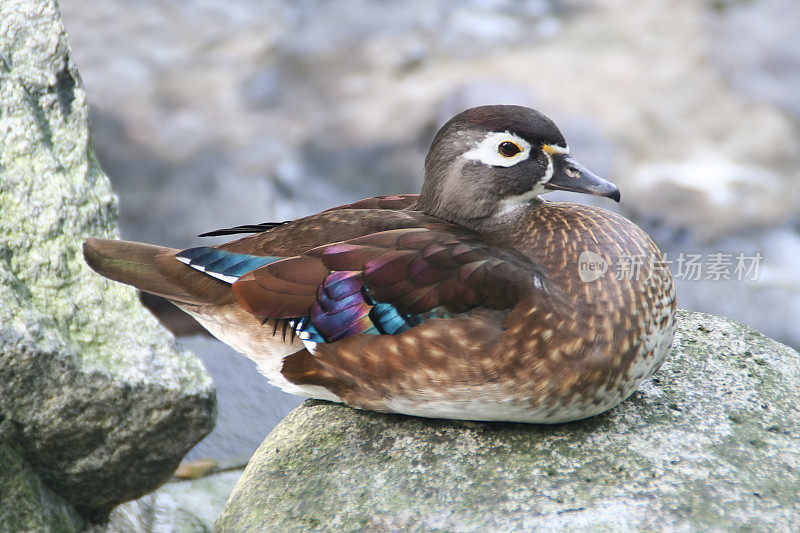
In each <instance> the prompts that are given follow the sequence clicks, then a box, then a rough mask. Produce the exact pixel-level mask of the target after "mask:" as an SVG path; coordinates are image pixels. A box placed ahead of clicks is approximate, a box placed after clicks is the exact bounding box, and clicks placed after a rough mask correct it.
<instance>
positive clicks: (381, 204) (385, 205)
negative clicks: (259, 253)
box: [199, 194, 419, 237]
mask: <svg viewBox="0 0 800 533" xmlns="http://www.w3.org/2000/svg"><path fill="white" fill-rule="evenodd" d="M418 198H419V194H393V195H387V196H375V197H372V198H364V199H363V200H359V201H357V202H353V203H351V204H345V205H340V206H337V207H332V208H330V209H327V210H326V211H324V212H328V211H338V210H342V209H390V210H393V211H400V210H403V209H407V208H409V207H411V206H412V205H414V204H415V203H416V202H417V199H418ZM289 222H290V221H288V220H284V221H283V222H262V223H260V224H244V225H242V226H234V227H232V228H223V229H218V230H214V231H209V232H206V233H201V234H200V235H199V236H200V237H217V236H220V235H238V234H242V233H261V232H263V231H269V230H271V229H273V228H276V227H278V226H282V225H284V224H288V223H289Z"/></svg>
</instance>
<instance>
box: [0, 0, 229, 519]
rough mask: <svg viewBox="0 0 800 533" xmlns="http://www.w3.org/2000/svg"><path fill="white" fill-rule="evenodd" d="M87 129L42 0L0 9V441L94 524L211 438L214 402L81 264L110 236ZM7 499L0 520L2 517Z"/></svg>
mask: <svg viewBox="0 0 800 533" xmlns="http://www.w3.org/2000/svg"><path fill="white" fill-rule="evenodd" d="M88 122H89V118H88V108H87V103H86V94H85V92H84V90H83V87H82V84H81V80H80V77H79V75H78V71H77V68H76V66H75V64H74V63H73V62H72V60H71V59H70V51H69V46H68V43H67V38H66V34H65V32H64V28H63V26H62V23H61V18H60V14H59V11H58V7H57V6H56V4H55V1H54V0H36V1H27V0H4V1H3V2H2V3H1V4H0V213H2V216H0V419H3V420H5V422H4V424H5V425H4V427H5V430H6V431H5V432H4V434H3V437H4V441H7V442H11V443H13V445H14V446H16V449H18V450H19V452H20V453H21V455H22V459H21V460H23V461H24V462H25V464H26V465H27V466H26V467H25V468H22V467H21V470H20V471H21V472H22V471H24V472H35V473H36V474H37V476H38V477H39V482H41V484H42V486H43V487H45V488H46V489H47V490H48V491H51V492H52V493H54V494H57V495H58V497H59V498H60V499H61V500H60V501H63V502H66V503H67V504H69V505H70V506H72V507H74V508H75V509H77V510H79V511H80V513H82V514H83V516H85V517H89V518H90V519H102V518H103V517H104V516H105V514H106V513H107V512H108V510H109V509H110V508H111V507H113V506H114V505H115V504H117V503H119V502H121V501H125V500H129V499H132V498H135V497H138V496H140V495H142V494H144V493H146V492H148V491H150V490H152V489H154V488H155V487H157V486H158V485H159V484H161V483H162V482H163V481H165V480H166V479H167V478H168V477H169V475H170V474H171V472H172V471H173V470H174V467H175V466H176V465H177V464H178V462H179V461H180V458H181V457H182V456H183V455H184V454H185V453H186V451H188V450H189V448H191V447H192V446H193V445H194V444H195V443H196V442H197V441H199V440H200V439H201V438H202V437H203V436H204V435H205V434H206V433H207V432H208V431H210V429H211V427H212V426H213V421H214V390H213V386H212V383H211V381H210V378H209V377H208V375H207V374H206V372H205V370H204V369H203V367H202V365H201V364H200V363H199V362H198V361H197V360H196V358H195V357H194V356H192V355H191V354H189V353H187V352H184V351H182V350H181V349H180V348H179V346H178V345H177V344H176V343H175V341H174V339H173V338H172V337H171V336H170V335H169V334H168V333H166V332H165V330H163V328H161V327H160V326H159V324H158V323H157V321H156V320H155V319H154V318H153V317H152V316H150V315H149V314H147V313H146V312H145V311H144V310H143V308H142V307H141V305H140V304H139V302H138V299H137V297H136V292H135V291H134V290H132V289H130V288H128V287H123V286H121V285H119V284H115V283H112V282H109V281H107V280H105V279H103V278H102V277H100V276H97V275H96V274H94V273H93V272H92V271H91V270H89V268H88V267H87V266H86V265H85V264H84V262H83V259H82V254H81V243H82V241H83V239H84V238H86V237H90V236H91V237H101V236H102V237H113V236H117V229H116V227H117V226H116V216H117V215H116V213H117V200H116V197H115V196H114V194H113V193H112V191H111V188H110V185H109V182H108V179H107V178H106V176H105V174H104V173H103V171H102V170H101V168H100V166H99V164H98V162H97V160H96V158H95V156H94V152H93V147H92V141H91V136H90V132H89V126H88ZM5 446H6V444H3V443H0V448H3V447H5ZM3 453H13V452H11V451H8V450H4V452H3ZM30 483H34V481H30ZM9 490H10V491H11V492H10V493H9V494H12V495H13V494H15V491H17V490H23V488H22V487H16V488H15V487H11V488H10V489H9ZM5 496H6V494H5V493H4V498H3V499H2V500H0V508H2V512H3V513H8V512H11V511H9V510H8V509H7V508H6V507H5V506H6V502H7V501H10V500H7V499H6V498H5ZM12 499H13V498H12ZM22 507H24V506H22Z"/></svg>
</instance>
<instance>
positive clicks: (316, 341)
mask: <svg viewBox="0 0 800 533" xmlns="http://www.w3.org/2000/svg"><path fill="white" fill-rule="evenodd" d="M459 117H460V118H458V117H457V119H454V120H453V121H451V122H450V123H448V125H446V126H445V127H444V128H442V130H441V131H440V133H439V134H438V135H437V138H436V140H434V143H433V147H432V150H431V153H430V154H429V156H428V161H427V162H426V183H425V187H423V192H422V194H421V195H420V196H419V197H417V196H416V195H403V196H392V197H382V198H373V199H366V200H363V201H361V202H356V203H355V204H350V205H347V206H342V207H340V208H335V209H333V210H328V211H325V212H323V213H320V214H318V215H313V216H311V217H306V218H303V219H299V220H296V221H293V222H285V223H280V224H263V225H253V226H241V227H238V228H232V229H230V230H221V232H220V234H228V233H238V232H253V233H255V234H254V235H252V236H249V237H245V238H242V239H239V240H236V241H233V242H231V243H227V244H225V245H222V246H219V247H216V248H215V249H211V248H208V249H190V250H188V251H185V252H180V251H178V250H171V249H165V248H156V247H147V246H146V245H138V244H134V243H122V244H121V243H118V242H113V241H97V240H92V241H90V242H87V246H86V250H87V251H86V256H87V260H88V262H89V263H90V264H91V265H92V266H93V267H94V268H95V269H97V270H98V271H100V272H101V273H103V274H105V275H107V276H108V277H111V278H113V279H118V280H121V281H124V282H127V283H132V284H135V285H137V286H139V287H140V288H142V289H143V290H147V291H150V292H154V293H157V294H161V295H164V296H166V297H168V298H170V299H172V300H173V301H175V302H176V304H177V305H179V306H181V307H182V308H184V309H186V310H187V311H188V312H190V313H192V314H193V315H195V316H196V317H197V318H198V319H199V320H200V321H201V322H202V323H204V324H205V325H206V327H207V328H208V329H209V330H210V331H211V332H212V333H214V334H215V335H217V336H218V337H220V338H221V339H223V340H225V341H226V342H228V343H230V344H231V345H233V346H235V347H236V348H237V349H239V350H240V351H242V352H243V353H245V354H246V355H248V356H249V357H251V358H252V359H254V360H255V361H256V362H257V363H258V364H259V366H260V368H261V370H262V372H263V373H264V374H265V375H266V376H267V378H269V379H270V380H271V381H272V382H273V383H275V384H277V385H278V386H281V387H282V388H284V389H285V390H288V391H289V392H293V393H297V394H304V395H308V396H312V397H318V398H324V399H330V400H334V401H343V402H345V403H347V404H348V405H351V406H353V407H358V408H364V409H373V410H378V411H394V412H402V413H407V414H414V415H420V416H435V417H444V418H462V419H477V420H514V421H525V422H561V421H566V420H575V419H579V418H584V417H587V416H592V415H594V414H597V413H600V412H603V411H605V410H607V409H609V408H611V407H613V406H614V405H616V404H617V403H619V402H620V401H622V400H624V399H625V398H626V397H628V396H629V395H630V394H631V393H632V392H633V391H634V390H635V388H636V387H637V386H638V384H639V383H640V382H641V381H642V380H643V379H644V378H646V377H647V376H649V375H650V374H652V373H653V372H655V371H656V370H657V368H658V366H659V365H660V364H661V362H662V361H663V359H664V357H665V356H666V354H667V351H668V349H669V346H670V345H671V342H672V336H673V328H674V320H675V311H676V308H675V293H674V288H673V283H672V278H671V275H670V274H669V271H668V270H667V269H665V268H663V267H661V266H660V262H661V261H663V258H662V257H661V254H660V252H659V251H658V248H657V247H656V246H655V244H654V243H653V242H652V241H651V240H650V238H649V237H648V236H647V235H646V234H645V233H644V232H643V231H642V230H641V229H639V228H638V227H637V226H635V225H634V224H633V223H631V222H630V221H628V220H626V219H625V218H623V217H621V216H619V215H615V214H613V213H611V212H608V211H605V210H603V209H598V208H593V207H585V206H580V205H575V204H569V203H551V202H546V201H543V200H541V199H539V198H538V197H537V196H536V193H539V192H543V189H544V188H561V189H568V190H576V191H581V192H590V193H593V194H600V195H603V196H610V197H614V198H617V199H618V197H619V193H618V191H617V190H616V188H615V187H613V185H611V184H608V182H605V181H604V180H602V179H600V178H598V177H596V176H594V175H593V174H591V173H590V172H588V171H586V170H585V169H583V167H580V166H579V164H578V163H577V162H575V161H574V160H572V159H571V157H569V156H568V155H567V154H568V151H567V149H566V147H565V144H564V142H563V138H561V136H560V133H558V132H557V129H555V126H554V125H552V123H551V122H549V120H547V119H546V118H544V117H543V115H539V114H538V113H536V112H534V111H532V110H526V109H525V108H517V107H514V106H494V107H491V106H490V107H486V108H479V110H478V111H475V110H471V111H470V112H468V113H466V114H464V115H463V116H459ZM554 132H555V133H554ZM511 134H513V135H511ZM506 137H507V138H506ZM450 139H453V142H450V141H449V140H450ZM511 141H513V142H515V143H518V144H519V145H520V146H519V148H520V155H519V156H516V155H515V157H517V160H515V161H512V162H511V164H505V160H504V159H502V158H501V157H500V156H498V155H496V154H495V153H493V152H492V151H491V149H492V146H494V145H493V144H491V143H497V142H511ZM485 146H488V152H487V151H486V150H487V149H486V148H485ZM469 150H472V151H469ZM481 150H483V151H481ZM472 154H477V155H474V156H473V155H472ZM503 157H504V156H503ZM496 161H497V163H496ZM454 180H455V181H454ZM454 183H457V184H458V187H456V188H453V185H454ZM447 191H450V193H451V194H450V195H444V193H445V192H447ZM453 191H455V194H453ZM478 199H479V201H477V200H478ZM470 206H474V207H475V208H474V209H472V208H471V207H470ZM262 230H263V231H262ZM206 250H211V252H210V253H211V256H210V257H211V259H207V260H205V261H206V262H205V263H201V262H200V261H201V260H200V259H193V258H194V257H197V256H198V254H200V253H206ZM214 250H217V251H214ZM585 253H588V254H590V255H591V257H593V258H595V259H597V258H600V260H601V261H603V262H605V265H606V268H607V270H606V271H605V273H603V274H602V275H599V276H597V279H590V280H584V279H583V278H582V276H580V275H579V262H580V260H581V257H582V254H585ZM238 254H246V255H242V256H240V255H238ZM253 256H257V257H256V259H255V260H256V261H258V257H268V258H269V259H266V260H265V261H264V262H262V263H259V266H258V268H252V269H250V270H248V271H247V272H244V273H241V274H239V273H237V274H236V275H235V276H234V275H232V274H230V272H231V271H230V270H226V271H223V270H222V268H221V267H220V268H218V269H217V270H218V272H217V273H215V271H214V268H215V265H219V264H221V263H220V262H219V261H217V260H218V259H219V257H222V258H223V260H224V261H223V262H225V261H227V263H225V264H226V265H227V264H228V263H230V262H232V261H234V260H236V261H239V260H240V258H245V259H247V258H251V257H253ZM176 257H177V258H178V259H181V260H182V261H183V262H180V261H176V260H175V259H176ZM628 258H637V259H636V261H637V263H636V265H635V267H636V269H637V270H636V271H632V272H619V271H618V270H617V266H618V265H620V264H624V263H625V261H627V260H628ZM212 259H213V260H214V261H217V262H216V263H215V262H213V261H212ZM193 267H194V268H193ZM225 272H229V274H225ZM214 275H216V277H218V278H219V279H215V278H214V277H211V276H214ZM345 289H347V290H345ZM342 291H344V292H342ZM354 291H355V292H354ZM381 306H383V307H381ZM387 306H388V307H387ZM378 311H381V312H385V313H386V315H385V316H384V315H380V314H375V313H377V312H378ZM286 324H290V335H289V337H288V338H286V339H285V340H284V339H283V337H282V336H281V334H280V332H281V326H283V327H285V326H286ZM309 324H310V325H309ZM397 324H400V325H401V326H402V327H399V326H397V329H392V328H395V327H396V325H397ZM304 328H305V329H304ZM326 328H327V329H326ZM276 330H277V331H278V335H277V336H273V335H272V332H273V331H276ZM296 333H297V334H301V333H302V334H303V335H304V342H303V343H301V342H300V341H298V340H297V339H296V338H294V335H295V334H296ZM304 344H305V346H304Z"/></svg>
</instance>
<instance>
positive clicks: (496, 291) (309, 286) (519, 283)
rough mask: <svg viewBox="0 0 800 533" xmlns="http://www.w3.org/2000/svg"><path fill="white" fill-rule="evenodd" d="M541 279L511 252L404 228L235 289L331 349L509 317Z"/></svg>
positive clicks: (316, 254) (261, 313) (270, 270)
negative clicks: (485, 313) (421, 327)
mask: <svg viewBox="0 0 800 533" xmlns="http://www.w3.org/2000/svg"><path fill="white" fill-rule="evenodd" d="M541 289H542V278H541V276H540V275H539V273H538V272H537V271H536V270H535V269H534V268H533V267H532V265H531V264H530V263H529V262H527V261H526V260H525V258H524V257H522V256H520V255H519V254H517V253H516V252H514V251H512V250H508V249H504V248H500V247H495V246H491V245H488V244H486V243H484V242H482V241H480V240H479V239H478V238H476V237H475V236H474V235H472V234H470V233H468V232H457V231H447V230H445V229H442V228H425V227H416V228H405V229H395V230H388V231H382V232H377V233H373V234H370V235H366V236H363V237H359V238H356V239H351V240H347V241H343V242H339V243H334V244H327V245H324V246H319V247H316V248H313V249H310V250H308V251H306V252H305V253H303V254H301V255H298V256H295V257H290V258H286V259H283V260H280V261H276V262H274V263H271V264H269V265H266V266H264V267H261V268H258V269H255V270H253V271H251V272H249V273H247V274H244V275H243V276H241V277H240V278H239V279H238V280H237V281H236V282H235V283H234V284H233V294H234V297H235V298H236V301H237V302H238V303H239V305H241V306H242V307H243V308H244V309H246V310H247V311H249V312H250V313H252V314H253V315H255V316H256V317H258V318H260V319H264V320H266V319H291V320H293V323H294V324H295V325H296V329H297V330H298V333H302V332H305V333H306V336H307V337H308V338H310V339H311V340H313V341H315V342H320V341H322V342H331V341H336V340H339V339H342V338H345V337H349V336H352V335H357V334H363V333H379V334H395V333H401V332H403V331H405V330H407V329H409V328H411V327H413V326H415V325H417V324H420V323H422V322H424V321H426V320H428V319H430V318H439V317H451V316H456V315H458V314H459V313H463V312H466V311H469V310H471V309H475V308H487V309H510V308H512V307H514V305H516V303H517V302H518V301H519V300H520V299H521V298H523V297H525V296H526V295H528V294H530V293H531V292H532V291H536V290H541Z"/></svg>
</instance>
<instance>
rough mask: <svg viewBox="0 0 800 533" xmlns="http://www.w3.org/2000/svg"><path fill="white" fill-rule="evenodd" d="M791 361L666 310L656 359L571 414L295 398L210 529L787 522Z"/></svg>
mask: <svg viewBox="0 0 800 533" xmlns="http://www.w3.org/2000/svg"><path fill="white" fill-rule="evenodd" d="M798 384H800V356H799V355H798V353H797V352H796V351H794V350H792V349H791V348H788V347H786V346H784V345H781V344H779V343H777V342H775V341H773V340H771V339H769V338H766V337H764V336H762V335H761V334H759V333H758V332H756V331H754V330H752V329H750V328H749V327H746V326H743V325H741V324H739V323H736V322H733V321H731V320H729V319H725V318H719V317H714V316H711V315H704V314H700V313H690V312H686V311H682V312H681V313H680V319H679V331H678V334H677V338H676V344H675V347H674V349H673V351H672V354H671V357H670V358H669V360H668V362H667V363H666V364H665V365H664V367H663V368H662V369H661V370H660V371H659V372H658V374H657V375H656V376H655V377H654V378H653V379H652V380H651V381H649V382H647V383H646V384H645V385H644V386H643V387H642V388H641V390H640V391H638V392H637V393H635V394H634V396H633V397H632V398H631V399H629V400H628V401H626V402H624V403H623V404H621V405H620V406H618V407H617V408H615V409H613V410H611V411H610V412H609V413H606V414H604V415H601V416H597V417H595V418H591V419H588V420H585V421H581V422H576V423H571V424H563V425H554V426H535V425H524V424H499V423H494V424H479V423H461V424H459V423H452V422H447V421H440V420H425V419H420V418H413V417H404V416H390V415H382V414H378V413H370V412H360V411H356V410H353V409H349V408H347V407H342V406H338V405H334V404H329V403H324V402H312V401H309V402H307V403H305V404H304V405H303V406H301V407H299V408H298V409H296V410H295V411H294V412H293V413H292V414H291V415H290V416H289V417H287V418H286V419H285V420H284V421H283V422H282V423H281V424H280V425H279V426H278V427H277V428H276V429H275V430H274V431H273V432H272V433H271V434H270V436H269V437H268V438H267V440H266V441H264V443H263V444H262V446H261V447H260V448H259V450H258V451H257V453H256V454H255V456H254V457H253V459H252V460H251V462H250V464H249V466H248V467H247V469H246V470H245V473H244V474H243V476H242V478H241V479H240V481H239V483H238V484H237V486H236V488H235V489H234V491H233V493H232V494H231V498H230V500H229V501H228V505H227V507H226V509H225V511H224V512H223V513H222V515H221V516H220V518H219V520H218V521H217V524H216V529H217V530H219V531H231V530H236V531H243V530H248V531H255V530H258V531H361V530H367V531H398V530H403V531H405V530H412V531H532V530H539V529H548V530H550V529H552V530H559V531H562V530H567V531H585V530H586V529H587V528H589V529H591V530H613V531H621V530H673V531H696V530H708V529H711V530H719V531H731V530H756V531H796V530H797V529H798V528H800V501H798V499H797V494H798V493H799V492H800V387H798Z"/></svg>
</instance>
